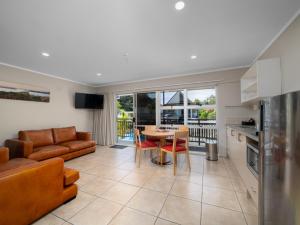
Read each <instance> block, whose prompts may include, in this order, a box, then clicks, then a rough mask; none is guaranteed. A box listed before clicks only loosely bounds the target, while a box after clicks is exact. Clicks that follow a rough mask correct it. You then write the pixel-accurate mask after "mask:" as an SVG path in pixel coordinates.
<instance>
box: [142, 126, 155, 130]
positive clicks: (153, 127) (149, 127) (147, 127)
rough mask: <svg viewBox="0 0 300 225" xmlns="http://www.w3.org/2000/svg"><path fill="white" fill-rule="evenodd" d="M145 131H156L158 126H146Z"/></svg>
mask: <svg viewBox="0 0 300 225" xmlns="http://www.w3.org/2000/svg"><path fill="white" fill-rule="evenodd" d="M145 130H156V126H155V125H146V126H145Z"/></svg>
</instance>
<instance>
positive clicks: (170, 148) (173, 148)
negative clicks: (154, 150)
mask: <svg viewBox="0 0 300 225" xmlns="http://www.w3.org/2000/svg"><path fill="white" fill-rule="evenodd" d="M188 138H189V132H188V131H187V130H178V131H175V134H174V138H173V143H172V144H167V145H165V146H163V147H161V148H160V151H161V154H160V156H161V158H160V162H161V163H162V153H163V152H165V153H168V154H172V157H173V173H174V176H175V175H176V167H177V154H185V155H186V162H187V166H188V169H189V171H191V162H190V155H189V144H188ZM179 139H180V140H181V139H182V140H184V141H185V142H184V145H182V144H181V145H180V144H177V142H178V140H179Z"/></svg>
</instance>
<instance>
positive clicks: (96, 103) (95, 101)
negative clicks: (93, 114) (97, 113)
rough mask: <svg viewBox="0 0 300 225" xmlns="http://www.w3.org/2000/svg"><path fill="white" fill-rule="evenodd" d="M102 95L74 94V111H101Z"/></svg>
mask: <svg viewBox="0 0 300 225" xmlns="http://www.w3.org/2000/svg"><path fill="white" fill-rule="evenodd" d="M103 102H104V99H103V95H96V94H85V93H75V108H76V109H103Z"/></svg>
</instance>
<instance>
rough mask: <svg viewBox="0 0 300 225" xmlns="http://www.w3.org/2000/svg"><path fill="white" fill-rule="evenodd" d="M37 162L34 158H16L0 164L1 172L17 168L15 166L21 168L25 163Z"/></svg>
mask: <svg viewBox="0 0 300 225" xmlns="http://www.w3.org/2000/svg"><path fill="white" fill-rule="evenodd" d="M34 163H37V162H36V161H34V160H31V159H25V158H15V159H11V160H9V161H7V162H6V163H1V164H0V172H4V171H7V170H11V169H15V168H20V167H22V166H25V165H29V164H34Z"/></svg>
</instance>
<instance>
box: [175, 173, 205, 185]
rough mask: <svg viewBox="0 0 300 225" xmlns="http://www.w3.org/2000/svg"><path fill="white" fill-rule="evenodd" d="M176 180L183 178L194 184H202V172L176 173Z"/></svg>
mask: <svg viewBox="0 0 300 225" xmlns="http://www.w3.org/2000/svg"><path fill="white" fill-rule="evenodd" d="M176 180H185V181H188V182H191V183H194V184H199V185H202V183H203V174H202V173H193V172H191V173H183V174H177V175H176Z"/></svg>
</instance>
